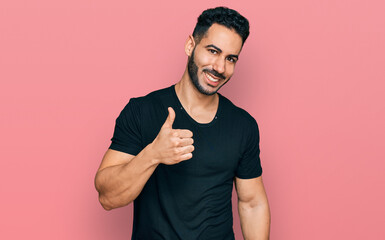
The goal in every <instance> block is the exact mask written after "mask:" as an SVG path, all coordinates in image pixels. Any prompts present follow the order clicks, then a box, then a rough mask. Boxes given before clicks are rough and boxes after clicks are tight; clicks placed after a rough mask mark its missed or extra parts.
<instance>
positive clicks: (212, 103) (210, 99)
mask: <svg viewBox="0 0 385 240" xmlns="http://www.w3.org/2000/svg"><path fill="white" fill-rule="evenodd" d="M175 92H176V94H177V96H178V99H179V101H180V102H181V103H182V105H183V107H184V108H185V109H186V110H194V109H207V110H208V109H212V108H217V106H218V100H219V97H218V94H217V93H215V94H213V95H205V94H202V93H201V92H199V91H198V89H196V87H195V86H194V84H193V83H192V81H191V79H190V76H189V74H188V72H187V69H186V70H185V72H184V73H183V76H182V79H181V80H180V81H179V82H178V83H176V84H175Z"/></svg>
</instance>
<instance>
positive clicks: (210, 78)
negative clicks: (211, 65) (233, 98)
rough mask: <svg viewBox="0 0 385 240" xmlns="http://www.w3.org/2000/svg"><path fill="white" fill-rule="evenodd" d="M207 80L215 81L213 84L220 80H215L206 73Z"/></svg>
mask: <svg viewBox="0 0 385 240" xmlns="http://www.w3.org/2000/svg"><path fill="white" fill-rule="evenodd" d="M205 74H206V76H207V78H208V79H209V80H210V81H213V82H218V79H215V78H213V77H211V76H210V75H209V74H207V73H205Z"/></svg>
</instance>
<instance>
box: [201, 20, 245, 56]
mask: <svg viewBox="0 0 385 240" xmlns="http://www.w3.org/2000/svg"><path fill="white" fill-rule="evenodd" d="M199 44H200V45H202V46H203V47H204V46H207V45H210V44H213V45H215V46H217V47H219V48H220V49H221V50H222V51H223V52H227V53H229V54H239V53H240V51H241V49H242V37H241V36H240V35H239V34H238V33H237V32H236V31H235V30H232V29H229V28H227V27H225V26H223V25H220V24H217V23H214V24H213V25H211V27H210V28H209V29H208V30H207V32H206V34H205V35H204V36H203V37H202V39H201V41H200V42H199Z"/></svg>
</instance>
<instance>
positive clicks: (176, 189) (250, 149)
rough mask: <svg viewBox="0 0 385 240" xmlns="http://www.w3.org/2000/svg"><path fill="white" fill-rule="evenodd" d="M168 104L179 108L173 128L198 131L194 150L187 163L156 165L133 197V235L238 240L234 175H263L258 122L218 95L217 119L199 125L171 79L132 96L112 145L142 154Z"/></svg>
mask: <svg viewBox="0 0 385 240" xmlns="http://www.w3.org/2000/svg"><path fill="white" fill-rule="evenodd" d="M168 107H172V108H173V109H174V111H175V114H176V117H175V121H174V124H173V128H174V129H189V130H190V131H192V132H193V139H194V147H195V150H194V151H193V157H192V158H191V159H189V160H187V161H183V162H180V163H178V164H175V165H164V164H160V165H158V167H157V168H156V169H155V171H154V173H153V174H152V176H151V177H150V178H149V180H148V181H147V183H146V185H145V186H144V188H143V190H142V192H141V193H140V194H139V196H138V197H137V198H136V200H135V201H134V224H133V232H132V239H135V240H137V239H140V240H142V239H143V240H157V239H166V240H174V239H182V240H189V239H191V240H197V239H208V240H227V239H234V233H233V215H232V205H231V194H232V187H233V181H234V177H238V178H242V179H249V178H256V177H259V176H260V175H261V174H262V168H261V164H260V159H259V152H260V151H259V131H258V125H257V122H256V121H255V119H254V118H253V117H252V116H251V115H250V114H248V113H247V112H246V111H245V110H243V109H241V108H239V107H236V106H235V105H234V104H233V103H231V102H230V101H229V100H228V99H227V98H225V97H224V96H222V95H221V94H219V105H218V110H217V113H216V116H215V117H214V119H213V120H212V121H211V122H210V123H207V124H201V123H198V122H196V121H195V120H194V119H193V118H191V117H190V116H189V115H188V113H187V112H186V111H185V110H184V108H183V107H182V105H181V103H180V101H179V99H178V97H177V95H176V92H175V85H172V86H170V87H168V88H164V89H161V90H157V91H154V92H152V93H150V94H148V95H146V96H144V97H138V98H131V99H130V101H129V103H128V104H127V105H126V106H125V108H124V109H123V110H122V112H121V113H120V115H119V117H118V118H117V119H116V125H115V131H114V135H113V137H112V139H111V140H112V143H111V146H110V149H114V150H117V151H121V152H125V153H128V154H132V155H137V154H138V153H139V152H140V151H141V150H142V149H143V148H144V147H145V146H147V145H148V144H149V143H151V142H152V141H153V140H154V139H155V137H156V136H157V134H158V133H159V131H160V128H161V126H162V125H163V123H164V122H165V120H166V118H167V115H168V111H167V108H168Z"/></svg>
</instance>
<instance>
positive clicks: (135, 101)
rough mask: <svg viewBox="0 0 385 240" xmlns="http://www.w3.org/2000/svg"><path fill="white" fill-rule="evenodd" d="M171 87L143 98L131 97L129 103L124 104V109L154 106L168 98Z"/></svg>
mask: <svg viewBox="0 0 385 240" xmlns="http://www.w3.org/2000/svg"><path fill="white" fill-rule="evenodd" d="M171 87H172V86H170V87H166V88H162V89H158V90H155V91H152V92H150V93H148V94H147V95H145V96H138V97H131V98H130V100H129V102H128V103H127V104H126V108H127V107H133V108H138V109H141V108H145V107H148V106H153V105H156V104H157V103H160V102H162V101H163V100H164V99H165V98H168V97H170V95H171V94H170V93H171V91H170V90H171Z"/></svg>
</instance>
